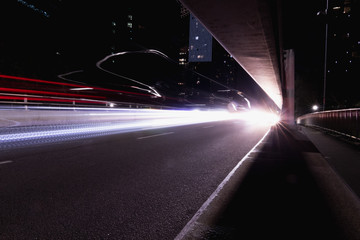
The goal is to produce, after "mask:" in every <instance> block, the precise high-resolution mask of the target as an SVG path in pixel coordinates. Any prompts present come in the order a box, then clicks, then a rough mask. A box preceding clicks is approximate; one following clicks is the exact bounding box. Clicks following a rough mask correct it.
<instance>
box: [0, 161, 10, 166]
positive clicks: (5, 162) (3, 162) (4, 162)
mask: <svg viewBox="0 0 360 240" xmlns="http://www.w3.org/2000/svg"><path fill="white" fill-rule="evenodd" d="M12 162H13V161H2V162H0V165H1V164H7V163H12Z"/></svg>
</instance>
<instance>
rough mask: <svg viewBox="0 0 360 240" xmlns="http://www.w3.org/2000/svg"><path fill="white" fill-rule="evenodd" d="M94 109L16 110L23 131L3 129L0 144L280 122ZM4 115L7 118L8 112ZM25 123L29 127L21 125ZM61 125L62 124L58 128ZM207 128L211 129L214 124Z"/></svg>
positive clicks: (219, 113) (217, 113)
mask: <svg viewBox="0 0 360 240" xmlns="http://www.w3.org/2000/svg"><path fill="white" fill-rule="evenodd" d="M95 110H96V111H95ZM95 110H94V111H86V110H83V109H81V110H79V111H61V110H57V111H44V110H42V111H36V110H28V111H24V112H21V113H20V114H19V111H16V110H15V111H16V112H18V113H17V114H16V117H17V118H16V121H17V122H18V123H19V126H20V128H3V129H0V142H2V143H4V144H5V145H6V143H10V144H11V143H15V142H24V141H25V142H29V141H30V142H31V141H37V140H41V141H42V140H44V139H45V140H46V141H47V139H49V141H48V142H56V141H61V139H64V140H66V139H71V138H75V139H78V138H86V137H91V136H96V135H105V134H114V133H123V132H133V131H140V130H143V129H158V128H164V127H175V126H183V125H190V124H200V123H208V122H217V121H226V120H242V121H244V122H245V123H250V124H260V125H269V126H270V125H272V124H275V123H276V122H277V121H278V120H279V118H278V116H277V115H275V114H272V113H267V112H261V111H243V112H236V113H230V112H228V111H225V110H212V111H210V110H209V111H200V110H192V111H189V110H153V109H111V108H106V110H99V109H95ZM10 114H13V112H10ZM4 115H6V114H5V112H4ZM13 116H15V115H13ZM19 118H20V119H19ZM21 118H22V119H21ZM29 118H32V119H37V122H32V123H31V125H33V126H34V127H31V125H30V126H29V124H28V123H26V121H28V119H29ZM4 119H5V120H7V121H12V120H13V119H12V117H11V115H10V116H6V117H4ZM23 122H24V124H25V123H26V124H27V125H24V126H22V123H23ZM59 122H61V125H59ZM66 122H68V124H66ZM69 123H71V124H69ZM39 125H42V126H39ZM207 127H212V125H211V126H207ZM166 134H170V133H166ZM143 138H146V137H143ZM3 146H4V145H3Z"/></svg>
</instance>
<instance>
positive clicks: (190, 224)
mask: <svg viewBox="0 0 360 240" xmlns="http://www.w3.org/2000/svg"><path fill="white" fill-rule="evenodd" d="M270 130H271V129H269V130H268V131H267V132H266V133H265V135H264V136H263V137H262V138H261V139H260V141H259V142H258V143H257V144H256V145H255V146H254V147H253V148H252V149H251V150H250V151H249V152H248V153H247V154H246V155H245V156H244V157H243V158H242V159H241V160H240V162H238V164H237V165H236V166H235V167H234V168H233V169H232V170H231V172H230V173H229V174H228V175H227V176H226V177H225V179H224V180H223V181H222V182H221V183H220V185H219V186H218V187H217V189H216V190H215V191H214V192H213V193H212V194H211V195H210V197H209V198H208V199H207V200H206V201H205V202H204V204H203V205H202V206H201V207H200V208H199V210H198V211H197V212H196V213H195V215H194V216H193V217H192V218H191V219H190V221H189V222H188V223H187V224H186V225H185V227H184V228H183V229H182V230H181V232H180V233H179V234H178V235H177V236H176V238H175V240H181V239H184V238H185V236H186V235H187V234H188V233H189V232H190V231H191V230H193V229H194V226H195V225H196V223H197V222H198V220H199V218H200V216H201V215H202V214H203V213H204V212H205V210H206V209H207V208H208V207H209V205H210V204H211V202H212V201H213V200H214V199H215V198H216V197H217V196H218V195H219V193H220V191H221V190H222V189H223V188H224V186H225V184H227V183H228V182H229V180H230V178H231V177H232V176H233V175H234V174H235V172H236V171H237V170H238V169H239V168H240V166H241V165H242V163H243V162H244V161H246V160H247V159H250V158H251V157H249V156H250V154H251V153H253V152H254V151H255V149H256V148H257V147H258V146H259V145H260V144H261V143H262V142H263V141H264V139H265V137H266V136H267V135H268V134H269V132H270Z"/></svg>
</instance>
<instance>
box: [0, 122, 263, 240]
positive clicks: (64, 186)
mask: <svg viewBox="0 0 360 240" xmlns="http://www.w3.org/2000/svg"><path fill="white" fill-rule="evenodd" d="M268 128H269V127H268V126H258V125H250V124H246V123H244V122H241V121H235V120H232V121H223V122H213V123H205V124H195V125H187V126H181V127H171V128H163V129H153V130H143V131H137V132H132V133H113V134H110V133H108V134H105V135H102V136H89V137H82V138H76V137H74V138H73V139H65V140H61V138H59V139H57V140H56V141H49V142H33V143H28V144H24V145H22V144H19V145H14V146H12V147H9V148H3V149H0V239H174V237H176V235H177V234H178V233H179V232H180V231H181V230H182V228H183V227H184V226H185V225H186V224H187V222H188V221H189V220H190V219H191V218H192V217H193V215H194V214H195V213H196V211H197V210H198V209H199V208H200V207H201V205H202V204H203V203H204V202H205V201H206V200H207V199H208V197H209V196H210V195H211V194H212V193H213V192H214V190H215V189H216V188H217V186H218V185H219V184H220V183H221V181H222V180H223V179H224V178H225V177H226V176H227V175H228V173H229V172H230V171H231V170H232V169H233V168H234V167H235V165H236V164H237V163H238V162H239V161H240V160H241V159H242V158H243V157H244V156H245V155H246V154H247V153H248V152H249V151H250V150H251V148H252V147H253V146H254V145H255V144H256V143H257V142H258V141H259V140H260V139H261V138H262V137H263V136H264V134H265V133H266V131H267V130H268Z"/></svg>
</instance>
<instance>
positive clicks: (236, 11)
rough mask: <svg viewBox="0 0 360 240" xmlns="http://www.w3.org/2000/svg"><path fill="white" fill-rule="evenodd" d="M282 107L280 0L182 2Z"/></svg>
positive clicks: (198, 0)
mask: <svg viewBox="0 0 360 240" xmlns="http://www.w3.org/2000/svg"><path fill="white" fill-rule="evenodd" d="M180 1H181V2H182V3H183V4H184V6H186V7H187V8H188V9H189V10H190V12H191V13H192V14H193V15H194V16H195V17H196V18H198V19H199V21H200V22H202V23H203V25H204V26H205V27H206V28H207V29H208V31H209V32H210V33H211V34H212V35H213V36H214V38H215V39H216V40H217V41H218V42H219V43H220V44H221V45H222V46H223V47H224V48H225V49H226V50H227V51H228V52H229V53H230V54H231V55H232V56H233V57H234V58H235V59H236V61H237V62H238V63H239V64H240V65H241V66H242V67H243V68H244V69H245V70H246V71H247V72H248V74H249V75H250V76H251V77H252V78H253V79H254V81H255V82H256V83H258V85H259V86H260V87H261V88H262V89H263V90H264V91H265V92H266V93H267V94H268V95H269V97H270V98H271V99H272V100H273V101H274V102H275V103H276V105H277V106H278V107H279V108H282V105H283V97H282V85H281V83H282V82H283V77H282V76H283V74H282V73H283V70H281V69H283V67H282V59H281V58H282V54H280V53H281V52H282V49H281V37H280V33H281V31H280V28H279V24H278V22H279V21H278V19H279V18H278V16H279V15H278V14H279V11H278V10H279V7H278V6H279V1H277V0H221V1H219V0H180Z"/></svg>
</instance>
